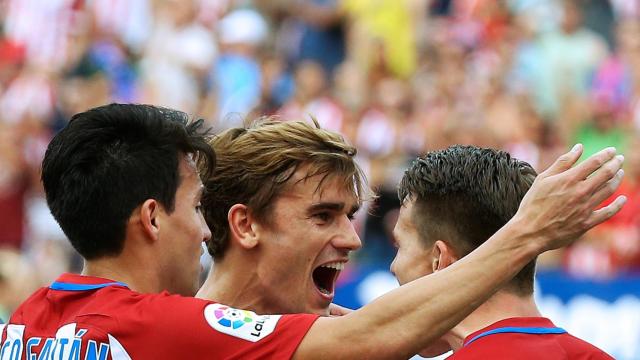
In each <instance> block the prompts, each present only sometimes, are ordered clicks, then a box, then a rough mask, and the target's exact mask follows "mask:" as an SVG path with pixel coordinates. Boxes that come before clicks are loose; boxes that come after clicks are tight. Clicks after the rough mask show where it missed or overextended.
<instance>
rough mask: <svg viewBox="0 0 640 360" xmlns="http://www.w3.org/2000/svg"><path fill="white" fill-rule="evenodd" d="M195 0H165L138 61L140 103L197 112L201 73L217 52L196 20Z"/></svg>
mask: <svg viewBox="0 0 640 360" xmlns="http://www.w3.org/2000/svg"><path fill="white" fill-rule="evenodd" d="M197 10H198V5H197V3H196V2H195V0H185V1H182V0H166V1H163V2H161V3H160V5H159V6H158V9H157V13H156V14H155V15H156V22H155V24H154V26H153V30H152V33H151V37H150V40H149V43H148V44H147V48H146V49H145V52H144V57H143V59H142V62H141V71H142V81H143V84H144V96H143V102H148V103H153V104H163V105H164V106H168V107H172V108H177V109H181V110H183V111H186V112H188V113H192V114H194V113H197V112H199V110H200V107H201V106H202V104H201V103H200V99H201V98H202V97H203V95H204V82H203V81H202V79H203V77H204V76H205V74H206V73H207V72H208V71H209V69H210V68H211V66H212V64H213V62H214V59H215V57H216V54H217V52H218V50H217V47H216V43H215V42H214V39H213V36H212V34H211V32H210V31H209V30H208V29H207V28H205V27H204V26H202V25H200V24H199V23H198V22H197V21H196V17H197Z"/></svg>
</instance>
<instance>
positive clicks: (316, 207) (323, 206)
mask: <svg viewBox="0 0 640 360" xmlns="http://www.w3.org/2000/svg"><path fill="white" fill-rule="evenodd" d="M345 206H346V204H345V203H343V202H321V203H315V204H312V205H311V206H310V207H309V209H308V212H310V213H312V212H315V211H320V210H329V211H341V210H342V209H344V208H345ZM359 209H360V205H358V204H356V205H353V206H352V207H351V211H349V214H355V213H356V212H357V211H358V210H359Z"/></svg>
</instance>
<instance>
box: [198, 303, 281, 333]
mask: <svg viewBox="0 0 640 360" xmlns="http://www.w3.org/2000/svg"><path fill="white" fill-rule="evenodd" d="M280 316H281V315H257V314H256V313H254V312H251V311H246V310H240V309H234V308H232V307H229V306H226V305H222V304H209V305H207V306H206V307H205V308H204V317H205V319H206V320H207V323H208V324H209V326H211V327H212V328H214V329H215V330H217V331H219V332H221V333H224V334H227V335H231V336H234V337H237V338H240V339H244V340H247V341H251V342H256V341H258V340H260V339H262V338H264V337H265V336H267V335H269V334H271V333H272V332H273V330H274V329H275V327H276V324H277V323H278V320H280Z"/></svg>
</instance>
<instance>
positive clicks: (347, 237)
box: [333, 219, 362, 251]
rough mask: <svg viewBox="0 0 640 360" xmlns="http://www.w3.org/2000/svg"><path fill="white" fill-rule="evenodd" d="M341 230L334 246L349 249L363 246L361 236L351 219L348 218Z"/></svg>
mask: <svg viewBox="0 0 640 360" xmlns="http://www.w3.org/2000/svg"><path fill="white" fill-rule="evenodd" d="M340 232H341V234H340V236H336V237H335V238H334V241H333V246H335V247H336V248H338V249H343V250H347V251H355V250H358V249H360V248H361V247H362V241H361V240H360V236H358V233H357V232H356V229H355V228H354V227H353V223H352V222H351V221H349V220H348V219H347V221H346V222H344V226H342V227H341V230H340Z"/></svg>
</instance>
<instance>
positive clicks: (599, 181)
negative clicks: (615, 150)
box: [584, 155, 624, 192]
mask: <svg viewBox="0 0 640 360" xmlns="http://www.w3.org/2000/svg"><path fill="white" fill-rule="evenodd" d="M623 162H624V156H622V155H616V156H614V157H613V159H611V160H609V161H607V162H606V163H605V164H604V165H602V166H601V167H600V168H599V169H597V170H596V171H595V172H594V173H593V175H591V176H589V177H588V178H587V179H586V180H585V181H584V183H585V185H586V186H587V189H588V191H589V192H591V191H593V190H596V189H599V188H601V187H602V186H603V185H604V184H606V183H607V182H609V181H610V180H612V179H613V178H615V177H616V175H617V174H618V171H619V170H621V168H622V163H623Z"/></svg>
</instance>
